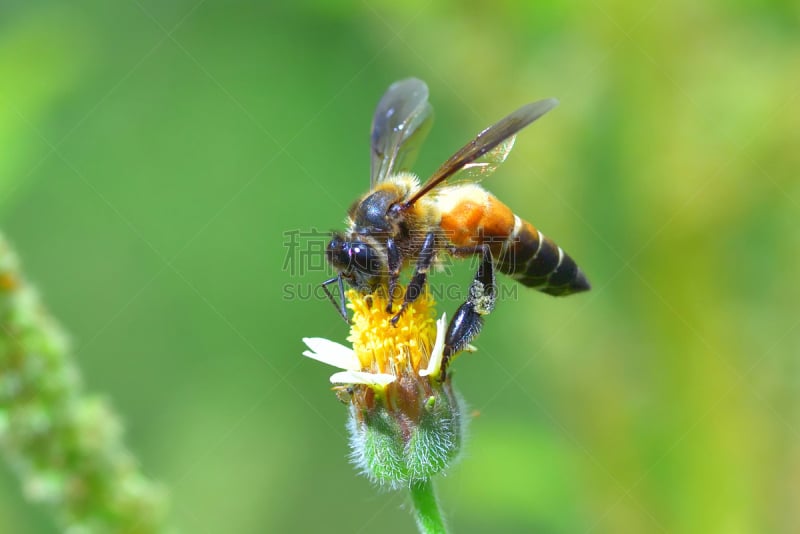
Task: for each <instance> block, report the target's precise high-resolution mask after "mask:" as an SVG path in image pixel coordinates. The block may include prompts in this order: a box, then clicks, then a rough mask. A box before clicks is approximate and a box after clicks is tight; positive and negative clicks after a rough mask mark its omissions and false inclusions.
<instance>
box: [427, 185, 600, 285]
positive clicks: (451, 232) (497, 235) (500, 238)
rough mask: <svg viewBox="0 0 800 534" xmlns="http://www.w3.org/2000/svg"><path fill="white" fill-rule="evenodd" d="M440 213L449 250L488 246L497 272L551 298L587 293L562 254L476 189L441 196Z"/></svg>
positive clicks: (466, 187) (583, 281) (457, 188)
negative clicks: (479, 245)
mask: <svg viewBox="0 0 800 534" xmlns="http://www.w3.org/2000/svg"><path fill="white" fill-rule="evenodd" d="M439 208H440V210H441V227H442V229H443V230H444V231H445V233H446V234H447V236H448V238H449V240H450V242H451V243H452V244H453V245H455V246H457V247H469V246H474V245H478V244H488V245H489V247H490V248H491V250H492V256H494V258H495V261H496V264H497V269H498V270H499V271H500V272H501V273H504V274H507V275H510V276H512V277H513V278H514V279H516V280H517V281H519V282H520V283H522V284H523V285H525V286H528V287H532V288H535V289H537V290H539V291H542V292H544V293H548V294H550V295H569V294H572V293H577V292H579V291H586V290H587V289H589V282H588V281H587V280H586V277H585V276H584V274H583V272H581V270H580V268H578V266H577V265H576V264H575V262H574V261H573V259H572V258H570V257H569V256H568V255H567V253H566V252H564V251H563V250H562V249H561V248H560V247H559V246H558V245H556V244H555V243H553V241H551V240H550V239H548V238H547V237H545V236H544V235H542V233H541V232H540V231H539V230H537V229H536V228H534V226H533V225H532V224H531V223H529V222H527V221H525V220H523V219H521V218H520V217H519V216H517V215H514V212H513V211H511V209H510V208H509V207H508V206H506V205H505V204H503V203H502V202H500V201H499V200H498V199H497V198H496V197H495V196H494V195H492V194H491V193H489V192H488V191H486V190H485V189H483V188H482V187H480V186H479V185H477V184H464V185H458V186H454V187H451V188H447V189H445V190H443V191H442V192H441V194H440V197H439Z"/></svg>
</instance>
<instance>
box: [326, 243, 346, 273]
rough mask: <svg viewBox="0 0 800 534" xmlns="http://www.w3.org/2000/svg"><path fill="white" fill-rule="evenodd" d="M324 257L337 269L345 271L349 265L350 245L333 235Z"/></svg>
mask: <svg viewBox="0 0 800 534" xmlns="http://www.w3.org/2000/svg"><path fill="white" fill-rule="evenodd" d="M325 255H326V256H327V257H328V261H329V262H330V263H331V265H333V266H334V267H336V268H337V269H340V270H344V269H347V268H348V266H349V264H350V244H349V243H348V242H347V241H346V240H345V239H344V237H342V236H341V235H334V236H333V238H332V239H331V240H330V242H329V243H328V248H327V249H326V250H325Z"/></svg>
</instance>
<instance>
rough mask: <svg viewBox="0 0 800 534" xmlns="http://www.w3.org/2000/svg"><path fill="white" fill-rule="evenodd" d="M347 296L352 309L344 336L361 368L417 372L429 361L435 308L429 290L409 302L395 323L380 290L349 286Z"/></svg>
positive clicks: (432, 340)
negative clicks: (349, 322)
mask: <svg viewBox="0 0 800 534" xmlns="http://www.w3.org/2000/svg"><path fill="white" fill-rule="evenodd" d="M403 289H404V288H403ZM347 299H348V301H349V304H348V305H347V306H348V308H350V309H351V310H352V311H353V322H352V326H351V327H350V335H349V336H348V338H347V340H348V341H349V342H350V343H352V344H353V350H354V351H355V353H356V356H357V357H358V359H359V361H360V362H361V370H362V371H367V372H371V373H390V374H394V375H395V376H400V375H402V374H406V373H415V374H416V373H417V372H418V371H419V369H421V368H425V367H426V366H427V365H428V360H429V358H430V354H431V351H432V348H433V344H434V341H435V340H436V320H435V313H436V310H435V309H434V301H433V297H432V296H431V294H430V293H429V292H428V291H425V292H424V293H423V294H422V295H421V296H420V298H418V299H417V300H416V301H415V302H413V303H411V304H410V305H409V306H408V308H407V309H406V311H405V312H404V313H403V314H402V315H401V316H400V318H399V319H398V321H397V326H395V325H393V324H392V323H391V319H392V318H393V317H394V316H395V314H394V313H387V312H386V304H387V299H386V297H385V295H384V294H383V292H382V291H376V292H374V293H371V294H369V295H364V294H362V293H361V292H359V291H357V290H355V289H351V290H349V291H348V292H347Z"/></svg>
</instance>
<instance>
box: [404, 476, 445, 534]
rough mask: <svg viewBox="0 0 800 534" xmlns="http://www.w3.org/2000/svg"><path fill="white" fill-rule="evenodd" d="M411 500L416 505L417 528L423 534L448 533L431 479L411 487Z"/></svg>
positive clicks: (415, 483)
mask: <svg viewBox="0 0 800 534" xmlns="http://www.w3.org/2000/svg"><path fill="white" fill-rule="evenodd" d="M411 500H412V501H413V503H414V518H415V519H416V520H417V528H419V531H420V532H421V533H422V534H446V533H447V529H445V527H444V519H442V513H441V512H440V511H439V504H438V503H437V502H436V494H435V493H434V491H433V481H432V480H431V479H429V478H428V479H425V480H422V481H418V482H414V483H413V484H412V485H411Z"/></svg>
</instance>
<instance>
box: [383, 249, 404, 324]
mask: <svg viewBox="0 0 800 534" xmlns="http://www.w3.org/2000/svg"><path fill="white" fill-rule="evenodd" d="M386 255H387V256H388V257H389V296H388V297H387V300H388V301H389V303H388V304H387V305H386V313H392V302H394V292H395V291H396V290H397V280H398V279H399V278H400V266H401V265H402V260H401V259H400V249H398V248H397V243H395V241H394V239H392V238H391V237H390V238H389V239H388V240H387V241H386Z"/></svg>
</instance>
